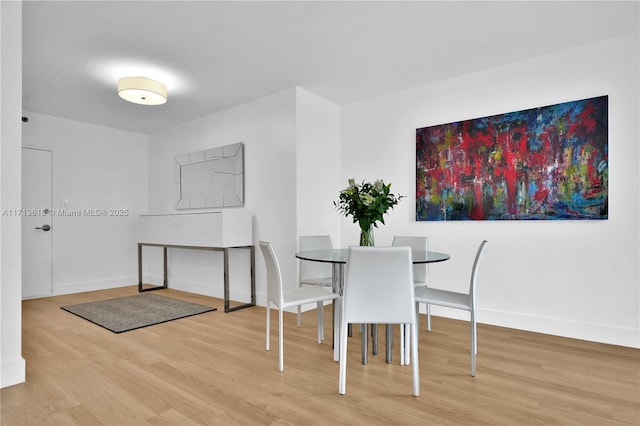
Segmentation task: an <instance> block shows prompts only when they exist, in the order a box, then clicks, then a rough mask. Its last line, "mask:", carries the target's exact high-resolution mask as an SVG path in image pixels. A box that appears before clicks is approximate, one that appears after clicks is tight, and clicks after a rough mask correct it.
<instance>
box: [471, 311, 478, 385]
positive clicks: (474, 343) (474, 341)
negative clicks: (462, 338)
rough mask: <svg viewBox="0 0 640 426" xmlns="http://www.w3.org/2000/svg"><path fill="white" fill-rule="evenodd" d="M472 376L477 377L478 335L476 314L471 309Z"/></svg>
mask: <svg viewBox="0 0 640 426" xmlns="http://www.w3.org/2000/svg"><path fill="white" fill-rule="evenodd" d="M470 322H471V376H472V377H476V354H477V353H478V342H477V339H478V336H477V332H476V315H475V312H474V311H471V321H470Z"/></svg>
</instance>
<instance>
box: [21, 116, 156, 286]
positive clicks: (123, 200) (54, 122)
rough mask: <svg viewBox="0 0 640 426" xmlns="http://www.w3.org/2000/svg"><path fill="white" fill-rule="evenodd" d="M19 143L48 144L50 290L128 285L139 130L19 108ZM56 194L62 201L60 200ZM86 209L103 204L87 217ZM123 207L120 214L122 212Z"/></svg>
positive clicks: (140, 162)
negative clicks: (50, 157)
mask: <svg viewBox="0 0 640 426" xmlns="http://www.w3.org/2000/svg"><path fill="white" fill-rule="evenodd" d="M25 115H26V116H28V117H29V122H28V123H25V124H24V125H23V141H22V142H23V145H24V146H29V147H40V148H47V149H50V150H51V151H53V183H52V185H53V195H52V198H53V206H52V209H53V210H54V211H56V210H58V209H60V210H62V211H65V212H69V213H70V214H75V212H77V213H79V216H55V217H53V218H52V226H53V231H52V232H53V247H54V249H53V294H67V293H76V292H81V291H90V290H97V289H103V288H113V287H120V286H126V285H135V284H137V282H138V257H137V256H138V252H137V242H138V240H137V224H138V216H139V215H140V214H141V213H143V212H145V211H146V210H147V136H145V135H142V134H138V133H131V132H126V131H122V130H117V129H113V128H109V127H104V126H97V125H94V124H88V123H83V122H78V121H73V120H67V119H62V118H57V117H52V116H48V115H43V114H37V113H33V112H25ZM62 200H66V201H67V203H68V204H67V205H66V206H65V205H64V204H63V201H62ZM85 209H88V210H95V209H98V210H104V209H106V210H107V215H106V216H91V215H89V214H87V213H86V212H85ZM123 213H124V215H122V214H123Z"/></svg>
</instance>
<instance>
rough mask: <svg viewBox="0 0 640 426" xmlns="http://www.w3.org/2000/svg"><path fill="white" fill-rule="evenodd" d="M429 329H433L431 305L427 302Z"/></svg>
mask: <svg viewBox="0 0 640 426" xmlns="http://www.w3.org/2000/svg"><path fill="white" fill-rule="evenodd" d="M427 331H431V305H429V304H428V303H427Z"/></svg>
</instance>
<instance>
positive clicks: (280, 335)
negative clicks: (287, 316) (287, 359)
mask: <svg viewBox="0 0 640 426" xmlns="http://www.w3.org/2000/svg"><path fill="white" fill-rule="evenodd" d="M283 329H284V327H283V325H282V309H278V365H279V368H280V372H282V371H284V353H283V351H284V338H283V337H284V331H283Z"/></svg>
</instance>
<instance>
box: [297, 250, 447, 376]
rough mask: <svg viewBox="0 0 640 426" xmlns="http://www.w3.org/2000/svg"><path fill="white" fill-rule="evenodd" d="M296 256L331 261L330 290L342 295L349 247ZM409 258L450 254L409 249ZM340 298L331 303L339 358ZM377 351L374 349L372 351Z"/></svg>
mask: <svg viewBox="0 0 640 426" xmlns="http://www.w3.org/2000/svg"><path fill="white" fill-rule="evenodd" d="M296 257H297V258H298V259H301V260H308V261H310V262H323V263H331V264H332V266H333V271H332V283H331V290H332V291H333V292H334V293H337V294H340V295H342V289H343V287H344V267H345V265H346V264H347V258H348V257H349V249H324V250H307V251H301V252H298V253H296ZM411 258H412V261H413V263H414V264H418V263H438V262H444V261H445V260H449V259H450V258H451V256H449V255H448V254H446V253H440V252H437V251H424V250H414V249H411ZM339 303H340V299H337V300H336V303H334V304H333V359H334V361H338V360H339V356H340V347H339V343H340V338H339V337H340V309H338V308H339V307H340V306H339ZM390 340H391V336H390V327H387V362H391V353H390V352H391V345H390ZM366 352H367V348H366V347H363V348H362V362H363V364H366ZM375 352H377V351H374V353H375Z"/></svg>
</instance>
